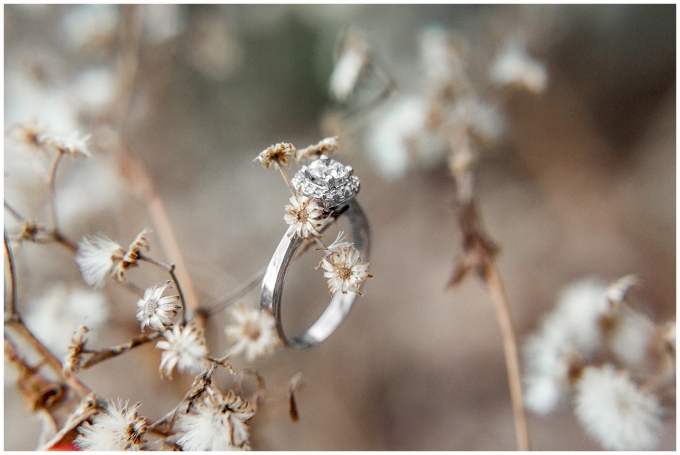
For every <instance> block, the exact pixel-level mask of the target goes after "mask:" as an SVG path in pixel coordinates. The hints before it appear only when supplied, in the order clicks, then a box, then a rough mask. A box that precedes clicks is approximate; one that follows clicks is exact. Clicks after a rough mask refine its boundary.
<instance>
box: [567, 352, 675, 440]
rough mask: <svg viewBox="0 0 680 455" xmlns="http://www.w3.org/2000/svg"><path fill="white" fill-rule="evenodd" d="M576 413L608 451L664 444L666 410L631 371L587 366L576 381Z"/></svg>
mask: <svg viewBox="0 0 680 455" xmlns="http://www.w3.org/2000/svg"><path fill="white" fill-rule="evenodd" d="M575 404H576V408H575V412H576V417H577V418H578V419H579V421H580V422H581V424H582V425H583V427H584V428H585V430H586V431H587V432H588V433H589V434H590V435H591V436H592V437H594V438H595V439H597V440H598V441H599V442H600V444H602V446H603V447H604V448H605V449H607V450H655V449H657V448H658V447H659V445H660V443H661V438H660V435H659V430H660V429H661V427H662V417H663V411H662V408H661V404H660V403H659V400H658V399H657V398H656V397H655V396H653V395H650V394H648V393H645V392H643V391H642V390H640V389H639V388H638V386H637V385H636V384H635V383H634V382H633V381H631V379H630V377H629V374H628V372H626V371H622V372H617V371H616V370H615V369H614V367H613V366H611V365H608V364H607V365H604V366H602V367H587V368H585V369H584V371H583V375H582V376H581V379H580V380H579V381H578V382H577V384H576V397H575Z"/></svg>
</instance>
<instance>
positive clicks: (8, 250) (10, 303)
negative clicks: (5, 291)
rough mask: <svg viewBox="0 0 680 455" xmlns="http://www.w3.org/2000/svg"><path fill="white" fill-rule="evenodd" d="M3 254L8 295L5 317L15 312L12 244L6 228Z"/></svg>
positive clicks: (14, 270)
mask: <svg viewBox="0 0 680 455" xmlns="http://www.w3.org/2000/svg"><path fill="white" fill-rule="evenodd" d="M5 256H6V257H7V269H8V273H9V296H8V298H7V314H6V315H5V317H8V316H9V317H13V316H15V315H16V314H17V312H16V308H17V291H16V289H17V281H16V267H15V264H14V255H13V254H12V245H10V243H9V235H8V234H7V228H5Z"/></svg>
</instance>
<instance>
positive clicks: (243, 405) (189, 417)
mask: <svg viewBox="0 0 680 455" xmlns="http://www.w3.org/2000/svg"><path fill="white" fill-rule="evenodd" d="M254 414H255V412H254V411H253V409H252V408H251V407H250V406H249V404H248V403H247V402H246V401H244V400H242V399H241V398H240V397H238V396H236V395H235V394H234V392H232V391H229V393H228V394H227V395H226V396H224V395H222V394H221V393H219V391H216V390H212V389H209V390H208V391H206V393H205V394H204V395H203V399H201V400H199V401H198V402H197V403H196V405H195V406H194V407H193V409H192V410H191V412H189V413H187V414H181V415H180V416H179V418H178V419H177V424H176V426H177V428H178V429H179V432H178V434H179V435H180V437H179V439H178V440H177V444H179V445H180V446H181V447H182V449H183V450H198V451H205V450H213V451H217V450H243V449H245V450H249V449H250V442H249V438H250V435H249V431H248V424H247V423H246V422H247V421H248V420H249V419H250V418H251V417H252V416H253V415H254Z"/></svg>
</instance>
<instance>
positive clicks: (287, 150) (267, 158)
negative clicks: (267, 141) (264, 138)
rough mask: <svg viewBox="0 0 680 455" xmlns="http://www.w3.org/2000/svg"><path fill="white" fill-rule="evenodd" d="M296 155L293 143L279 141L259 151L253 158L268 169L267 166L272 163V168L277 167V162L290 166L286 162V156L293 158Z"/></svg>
mask: <svg viewBox="0 0 680 455" xmlns="http://www.w3.org/2000/svg"><path fill="white" fill-rule="evenodd" d="M296 157H297V149H296V148H295V146H294V145H293V144H290V143H287V142H279V143H278V144H276V145H272V146H269V147H267V148H266V149H265V150H263V151H262V152H260V154H259V155H258V156H257V158H255V159H254V160H253V162H255V161H259V162H260V163H261V164H262V166H264V167H265V169H269V166H271V165H274V169H277V166H278V164H279V163H280V164H282V165H286V166H290V164H289V163H288V158H293V159H295V158H296Z"/></svg>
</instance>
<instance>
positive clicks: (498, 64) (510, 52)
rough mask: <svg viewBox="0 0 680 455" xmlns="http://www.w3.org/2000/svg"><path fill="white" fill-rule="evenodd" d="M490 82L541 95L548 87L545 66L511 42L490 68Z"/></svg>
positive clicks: (518, 45)
mask: <svg viewBox="0 0 680 455" xmlns="http://www.w3.org/2000/svg"><path fill="white" fill-rule="evenodd" d="M490 76H491V80H492V81H493V82H495V83H496V84H498V85H516V86H519V87H523V88H526V89H527V90H529V91H532V92H534V93H541V92H543V91H544V90H545V87H546V86H547V85H548V70H547V69H546V67H545V65H544V64H543V63H541V62H539V61H537V60H535V59H532V58H531V57H529V55H528V54H527V51H526V48H525V47H524V46H523V45H520V44H518V43H516V42H511V43H510V44H508V46H506V48H505V49H504V50H503V52H502V53H501V54H500V55H498V57H496V59H495V60H494V62H493V65H492V67H491V74H490Z"/></svg>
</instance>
